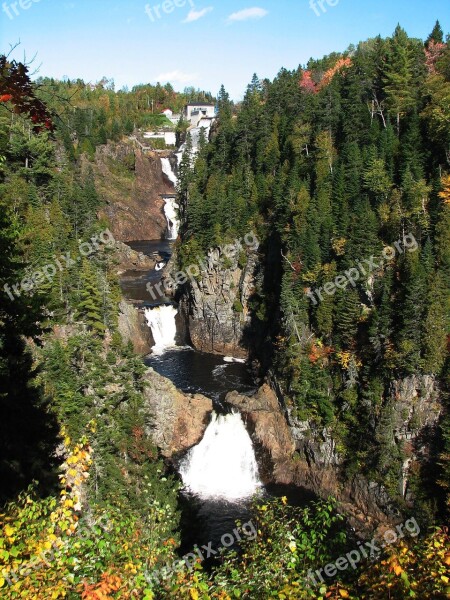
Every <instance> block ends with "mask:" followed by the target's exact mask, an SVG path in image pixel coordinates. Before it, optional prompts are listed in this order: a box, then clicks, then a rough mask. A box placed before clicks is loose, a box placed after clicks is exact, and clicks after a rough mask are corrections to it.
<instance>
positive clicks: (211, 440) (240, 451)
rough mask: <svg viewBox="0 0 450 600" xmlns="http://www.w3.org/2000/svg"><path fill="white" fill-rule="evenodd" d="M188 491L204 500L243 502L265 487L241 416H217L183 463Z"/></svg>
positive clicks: (182, 475)
mask: <svg viewBox="0 0 450 600" xmlns="http://www.w3.org/2000/svg"><path fill="white" fill-rule="evenodd" d="M180 474H181V477H182V479H183V483H184V485H185V487H186V488H187V489H188V490H189V491H190V492H192V493H194V494H198V495H199V496H201V497H204V498H223V499H226V500H230V501H233V500H240V499H244V498H249V497H250V496H252V495H253V494H255V493H256V492H257V490H258V488H260V487H261V482H260V480H259V477H258V465H257V463H256V458H255V453H254V450H253V445H252V441H251V439H250V436H249V434H248V432H247V430H246V428H245V425H244V423H243V421H242V417H241V415H240V414H239V413H231V414H228V415H217V414H216V413H213V416H212V420H211V423H210V424H209V426H208V428H207V429H206V431H205V435H204V437H203V440H202V441H201V442H200V443H199V444H198V445H197V446H195V447H194V448H192V449H191V450H190V451H189V452H188V454H187V456H186V457H185V458H184V460H183V461H182V463H181V466H180Z"/></svg>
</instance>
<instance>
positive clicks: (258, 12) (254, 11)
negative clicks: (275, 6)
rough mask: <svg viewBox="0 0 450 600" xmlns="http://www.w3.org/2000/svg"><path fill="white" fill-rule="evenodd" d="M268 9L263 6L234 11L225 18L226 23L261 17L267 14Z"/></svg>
mask: <svg viewBox="0 0 450 600" xmlns="http://www.w3.org/2000/svg"><path fill="white" fill-rule="evenodd" d="M268 14H269V11H268V10H266V9H265V8H259V7H256V6H255V7H254V8H245V9H244V10H240V11H239V12H235V13H233V14H232V15H230V16H229V17H228V19H227V22H228V23H236V22H237V21H248V20H249V19H262V18H263V17H265V16H267V15H268Z"/></svg>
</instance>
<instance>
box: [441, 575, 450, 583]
mask: <svg viewBox="0 0 450 600" xmlns="http://www.w3.org/2000/svg"><path fill="white" fill-rule="evenodd" d="M441 579H442V581H443V582H444V583H445V584H447V583H448V582H449V581H450V580H449V578H448V577H446V576H445V575H441Z"/></svg>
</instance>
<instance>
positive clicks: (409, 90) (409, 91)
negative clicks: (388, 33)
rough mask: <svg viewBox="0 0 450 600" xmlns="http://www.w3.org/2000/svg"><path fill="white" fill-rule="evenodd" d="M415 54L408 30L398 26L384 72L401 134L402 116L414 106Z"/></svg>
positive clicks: (390, 104)
mask: <svg viewBox="0 0 450 600" xmlns="http://www.w3.org/2000/svg"><path fill="white" fill-rule="evenodd" d="M413 68H414V62H413V54H412V50H411V46H410V43H409V39H408V36H407V34H406V31H405V30H404V29H402V28H401V27H400V25H398V26H397V28H396V30H395V33H394V36H393V38H392V40H391V43H390V45H389V51H388V54H387V57H386V68H385V74H384V83H385V87H384V90H385V93H386V96H387V102H388V106H389V110H390V113H391V114H392V116H394V117H395V119H396V123H397V133H398V135H400V118H401V117H402V116H404V115H405V114H407V113H408V112H409V111H410V110H411V109H412V108H413V106H414V99H415V91H414V87H413Z"/></svg>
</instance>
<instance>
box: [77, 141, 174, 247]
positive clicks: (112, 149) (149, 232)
mask: <svg viewBox="0 0 450 600" xmlns="http://www.w3.org/2000/svg"><path fill="white" fill-rule="evenodd" d="M166 155H167V156H170V153H169V152H168V153H157V152H152V151H146V152H143V151H142V150H141V149H139V148H138V147H136V146H135V145H134V144H133V142H132V141H131V140H128V141H125V142H120V143H112V142H108V144H107V145H105V146H99V147H98V148H97V150H96V153H95V163H94V164H93V165H92V164H91V163H87V164H86V162H85V164H84V165H83V166H84V168H85V170H86V171H87V169H88V168H89V167H92V169H93V173H94V179H95V184H96V188H97V191H98V193H99V195H100V197H101V198H102V200H104V202H105V203H106V204H105V207H104V209H103V215H102V216H105V217H106V218H107V220H108V222H109V224H110V229H111V231H112V233H113V235H114V237H115V239H116V240H120V241H123V242H130V241H136V240H157V239H162V238H164V237H165V233H166V229H167V221H166V218H165V216H164V200H163V199H162V197H161V194H173V193H174V186H173V184H172V183H171V182H170V181H169V180H168V178H167V177H166V176H165V175H164V173H163V171H162V166H161V160H160V158H161V157H163V156H166Z"/></svg>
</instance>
